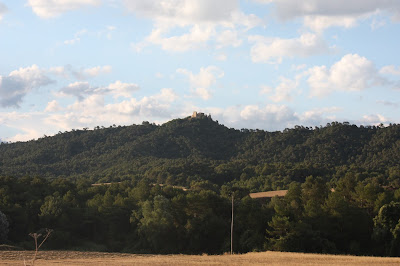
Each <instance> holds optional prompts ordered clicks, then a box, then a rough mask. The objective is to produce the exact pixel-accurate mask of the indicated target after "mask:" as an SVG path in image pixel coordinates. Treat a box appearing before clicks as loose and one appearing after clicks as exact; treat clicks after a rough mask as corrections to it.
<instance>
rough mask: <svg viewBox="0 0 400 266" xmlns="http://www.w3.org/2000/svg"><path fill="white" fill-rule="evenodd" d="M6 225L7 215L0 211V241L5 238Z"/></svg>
mask: <svg viewBox="0 0 400 266" xmlns="http://www.w3.org/2000/svg"><path fill="white" fill-rule="evenodd" d="M8 225H9V224H8V221H7V217H6V216H5V214H4V213H2V212H1V211H0V243H4V242H5V241H6V240H7V234H8Z"/></svg>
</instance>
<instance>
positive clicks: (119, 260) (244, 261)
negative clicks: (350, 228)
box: [0, 251, 400, 266]
mask: <svg viewBox="0 0 400 266" xmlns="http://www.w3.org/2000/svg"><path fill="white" fill-rule="evenodd" d="M33 254H34V252H33V251H0V265H24V259H25V260H26V261H27V262H29V260H30V259H31V258H32V257H33ZM35 265H38V266H40V265H85V266H87V265H174V266H176V265H341V266H342V265H346V266H347V265H363V266H368V265H371V266H372V265H400V258H380V257H356V256H336V255H320V254H303V253H289V252H270V251H268V252H260V253H247V254H238V255H198V256H195V255H137V254H125V253H102V252H76V251H40V252H39V254H38V259H37V260H36V261H35Z"/></svg>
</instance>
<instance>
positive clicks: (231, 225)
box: [231, 193, 233, 255]
mask: <svg viewBox="0 0 400 266" xmlns="http://www.w3.org/2000/svg"><path fill="white" fill-rule="evenodd" d="M232 254H233V193H232V222H231V255H232Z"/></svg>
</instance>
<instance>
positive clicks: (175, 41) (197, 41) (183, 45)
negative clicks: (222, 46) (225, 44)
mask: <svg viewBox="0 0 400 266" xmlns="http://www.w3.org/2000/svg"><path fill="white" fill-rule="evenodd" d="M163 34H164V32H163V31H162V30H160V29H154V30H153V31H152V32H151V34H150V35H149V36H147V37H146V41H145V42H147V43H152V44H157V45H160V46H161V48H162V49H163V50H166V51H174V52H185V51H188V50H191V49H196V48H199V47H202V46H204V45H205V43H206V42H207V41H209V40H210V39H211V37H212V36H214V35H215V34H216V32H215V28H214V27H213V26H211V25H194V26H193V27H192V28H191V29H190V31H189V33H186V34H183V35H180V36H171V37H165V36H164V35H163ZM143 45H144V46H145V44H144V43H141V44H138V45H136V46H135V47H136V50H137V51H140V49H142V47H144V46H143Z"/></svg>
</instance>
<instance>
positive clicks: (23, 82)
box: [0, 65, 54, 107]
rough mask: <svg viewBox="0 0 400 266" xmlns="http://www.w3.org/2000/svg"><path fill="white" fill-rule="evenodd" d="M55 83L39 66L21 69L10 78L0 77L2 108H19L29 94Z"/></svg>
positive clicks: (0, 102) (13, 72)
mask: <svg viewBox="0 0 400 266" xmlns="http://www.w3.org/2000/svg"><path fill="white" fill-rule="evenodd" d="M53 82H54V81H53V80H51V79H50V78H49V77H47V76H46V75H45V74H44V71H43V70H41V69H39V67H38V66H37V65H32V66H30V67H26V68H19V69H18V70H14V71H12V72H11V73H10V74H9V75H8V76H1V75H0V106H2V107H12V106H14V107H19V105H20V104H21V102H22V99H23V97H24V96H25V95H26V94H27V93H29V92H30V91H32V90H33V89H37V88H40V87H43V86H46V85H49V84H51V83H53Z"/></svg>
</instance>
